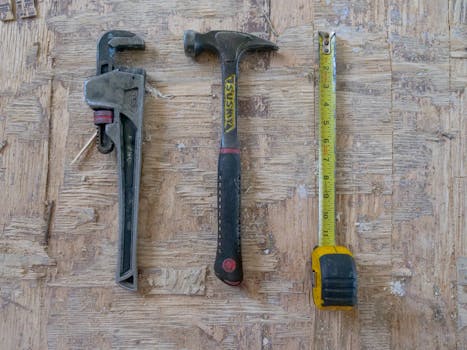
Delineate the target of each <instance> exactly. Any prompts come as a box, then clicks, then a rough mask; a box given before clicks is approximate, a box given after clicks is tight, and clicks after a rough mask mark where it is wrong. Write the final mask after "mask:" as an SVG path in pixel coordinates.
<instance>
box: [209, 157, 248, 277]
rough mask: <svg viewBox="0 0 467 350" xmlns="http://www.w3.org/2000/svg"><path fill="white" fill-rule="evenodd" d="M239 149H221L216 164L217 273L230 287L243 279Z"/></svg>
mask: <svg viewBox="0 0 467 350" xmlns="http://www.w3.org/2000/svg"><path fill="white" fill-rule="evenodd" d="M240 190H241V185H240V150H239V149H237V148H221V151H220V154H219V163H218V182H217V205H218V210H217V213H218V224H219V229H218V238H217V239H218V241H217V254H216V261H215V263H214V272H215V274H216V276H217V277H218V278H219V279H220V280H221V281H223V282H224V283H227V284H229V285H232V286H236V285H239V284H240V283H241V282H242V280H243V269H242V253H241V243H240Z"/></svg>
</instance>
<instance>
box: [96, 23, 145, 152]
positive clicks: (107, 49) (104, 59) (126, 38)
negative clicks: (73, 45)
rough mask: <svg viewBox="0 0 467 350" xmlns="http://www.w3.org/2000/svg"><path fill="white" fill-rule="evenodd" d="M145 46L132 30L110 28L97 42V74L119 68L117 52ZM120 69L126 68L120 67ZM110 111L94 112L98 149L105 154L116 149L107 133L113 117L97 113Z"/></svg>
mask: <svg viewBox="0 0 467 350" xmlns="http://www.w3.org/2000/svg"><path fill="white" fill-rule="evenodd" d="M144 48H145V44H144V41H143V39H141V38H140V37H139V36H137V35H136V34H134V33H132V32H129V31H126V30H110V31H108V32H105V33H104V34H103V35H102V36H101V37H100V38H99V40H98V43H97V55H96V75H100V74H105V73H108V72H110V71H112V70H114V69H117V67H116V66H115V54H116V53H117V52H120V51H124V50H144ZM118 69H125V68H122V67H119V68H118ZM141 71H142V70H141ZM140 74H144V73H140ZM108 112H109V111H106V110H97V111H96V112H95V113H94V124H95V125H96V128H97V149H98V150H99V152H101V153H103V154H107V153H110V152H112V151H113V149H114V144H113V142H112V140H110V138H109V136H108V135H107V133H106V125H107V124H110V123H112V119H113V118H109V120H104V119H103V118H99V117H96V114H99V113H108Z"/></svg>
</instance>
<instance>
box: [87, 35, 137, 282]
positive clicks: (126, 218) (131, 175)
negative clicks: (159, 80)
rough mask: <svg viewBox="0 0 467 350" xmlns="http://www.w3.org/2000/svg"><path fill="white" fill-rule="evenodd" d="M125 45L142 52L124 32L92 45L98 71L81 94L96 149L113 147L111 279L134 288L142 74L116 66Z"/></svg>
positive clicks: (106, 36) (135, 280)
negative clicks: (114, 263) (115, 201)
mask: <svg viewBox="0 0 467 350" xmlns="http://www.w3.org/2000/svg"><path fill="white" fill-rule="evenodd" d="M127 49H139V50H144V41H143V40H142V39H141V38H140V37H138V36H136V35H135V34H133V33H131V32H128V31H123V30H112V31H109V32H106V33H105V34H104V35H102V37H101V38H100V39H99V42H98V45H97V72H96V73H97V74H96V76H95V77H92V78H90V79H89V80H87V81H86V83H85V86H84V95H85V99H86V102H87V103H88V104H89V106H90V107H91V108H92V109H93V110H94V123H95V124H96V126H97V128H98V129H97V133H98V144H97V147H98V149H99V151H100V152H102V153H109V152H111V151H112V149H113V148H114V145H115V148H116V151H117V162H118V188H119V197H118V198H119V247H118V270H117V273H116V280H117V283H118V284H119V285H120V286H122V287H124V288H126V289H130V290H137V286H138V270H137V265H136V248H137V245H136V242H137V237H138V202H139V184H140V177H141V143H142V128H143V107H144V85H145V79H146V73H145V71H144V70H143V69H140V68H126V67H120V66H118V67H117V66H115V62H114V56H115V53H116V52H118V51H122V50H127Z"/></svg>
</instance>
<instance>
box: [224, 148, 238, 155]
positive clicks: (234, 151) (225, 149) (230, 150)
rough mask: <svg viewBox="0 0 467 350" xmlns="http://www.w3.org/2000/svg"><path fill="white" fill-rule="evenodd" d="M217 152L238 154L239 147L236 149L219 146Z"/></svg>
mask: <svg viewBox="0 0 467 350" xmlns="http://www.w3.org/2000/svg"><path fill="white" fill-rule="evenodd" d="M219 153H221V154H240V149H238V148H221V149H220V151H219Z"/></svg>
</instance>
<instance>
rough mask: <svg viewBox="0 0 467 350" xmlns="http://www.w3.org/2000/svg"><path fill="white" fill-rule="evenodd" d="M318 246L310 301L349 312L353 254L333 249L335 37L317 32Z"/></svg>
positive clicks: (352, 299) (353, 295)
mask: <svg viewBox="0 0 467 350" xmlns="http://www.w3.org/2000/svg"><path fill="white" fill-rule="evenodd" d="M319 115H320V118H319V130H320V138H319V245H318V246H317V247H315V249H314V250H313V253H312V254H311V265H312V269H313V301H314V303H315V305H316V306H317V307H318V308H319V309H324V310H351V309H352V307H353V306H354V305H356V303H357V270H356V267H355V261H354V258H353V256H352V253H351V252H350V251H349V250H348V249H347V248H346V247H343V246H336V237H335V231H336V212H335V202H336V199H335V172H336V34H335V33H334V32H330V33H328V32H319Z"/></svg>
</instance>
